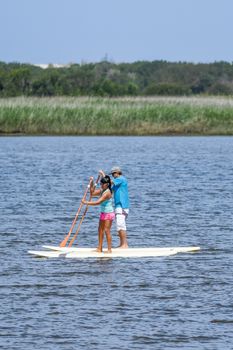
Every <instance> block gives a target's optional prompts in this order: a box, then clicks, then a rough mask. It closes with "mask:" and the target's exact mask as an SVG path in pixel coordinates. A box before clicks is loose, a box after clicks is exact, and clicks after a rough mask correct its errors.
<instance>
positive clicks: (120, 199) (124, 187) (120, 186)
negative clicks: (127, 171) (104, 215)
mask: <svg viewBox="0 0 233 350" xmlns="http://www.w3.org/2000/svg"><path fill="white" fill-rule="evenodd" d="M112 190H113V191H114V202H115V208H119V207H120V208H123V209H128V208H129V194H128V183H127V180H126V178H125V177H124V176H122V175H120V176H119V177H117V178H114V179H113V186H112Z"/></svg>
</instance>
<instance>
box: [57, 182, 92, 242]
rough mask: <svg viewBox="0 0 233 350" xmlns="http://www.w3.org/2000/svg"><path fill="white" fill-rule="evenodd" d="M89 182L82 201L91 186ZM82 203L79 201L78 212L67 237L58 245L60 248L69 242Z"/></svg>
mask: <svg viewBox="0 0 233 350" xmlns="http://www.w3.org/2000/svg"><path fill="white" fill-rule="evenodd" d="M91 181H92V180H90V181H89V183H88V185H87V188H86V190H85V192H84V195H83V198H82V201H83V200H85V199H86V196H87V192H88V190H89V188H90V186H91ZM82 201H81V203H80V206H79V208H78V211H77V213H76V215H75V218H74V220H73V222H72V225H71V228H70V230H69V232H68V234H67V236H66V237H65V238H64V239H63V241H62V242H61V243H60V247H65V246H66V244H67V242H68V240H69V238H70V235H71V233H72V231H73V228H74V226H75V224H76V222H77V220H78V216H79V213H80V211H81V209H82V206H83V203H82Z"/></svg>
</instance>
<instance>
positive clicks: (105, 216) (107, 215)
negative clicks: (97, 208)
mask: <svg viewBox="0 0 233 350" xmlns="http://www.w3.org/2000/svg"><path fill="white" fill-rule="evenodd" d="M114 219H115V213H100V220H110V221H112V220H114Z"/></svg>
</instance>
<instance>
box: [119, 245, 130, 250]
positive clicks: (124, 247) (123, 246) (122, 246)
mask: <svg viewBox="0 0 233 350" xmlns="http://www.w3.org/2000/svg"><path fill="white" fill-rule="evenodd" d="M117 248H122V249H127V248H129V246H128V244H122V245H120V246H119V247H117Z"/></svg>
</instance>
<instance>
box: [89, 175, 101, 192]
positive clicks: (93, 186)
mask: <svg viewBox="0 0 233 350" xmlns="http://www.w3.org/2000/svg"><path fill="white" fill-rule="evenodd" d="M90 180H92V181H91V187H90V193H91V196H92V197H96V196H99V195H100V193H101V190H100V189H98V190H96V185H97V183H95V184H94V177H93V176H91V177H90ZM97 181H98V180H97Z"/></svg>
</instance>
